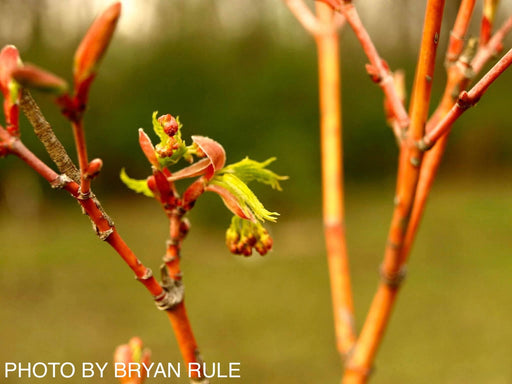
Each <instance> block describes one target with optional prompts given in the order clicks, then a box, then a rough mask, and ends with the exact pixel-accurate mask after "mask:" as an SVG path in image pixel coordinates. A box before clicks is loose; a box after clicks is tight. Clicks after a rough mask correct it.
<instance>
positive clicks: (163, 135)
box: [152, 111, 170, 144]
mask: <svg viewBox="0 0 512 384" xmlns="http://www.w3.org/2000/svg"><path fill="white" fill-rule="evenodd" d="M156 115H158V111H155V112H153V118H152V121H153V130H154V131H155V133H156V134H157V135H158V137H159V138H160V144H165V143H168V142H169V140H170V137H169V136H167V134H166V133H165V132H164V127H163V126H162V124H160V123H159V122H158V119H157V117H156Z"/></svg>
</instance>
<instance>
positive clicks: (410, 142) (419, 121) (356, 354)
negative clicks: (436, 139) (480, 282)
mask: <svg viewBox="0 0 512 384" xmlns="http://www.w3.org/2000/svg"><path fill="white" fill-rule="evenodd" d="M444 3H445V1H444V0H429V1H428V3H427V10H426V13H425V24H424V27H423V35H422V42H421V49H420V55H419V59H418V66H417V70H416V78H415V82H414V88H413V94H412V102H411V112H410V116H411V125H410V128H409V130H408V132H407V134H408V137H407V138H406V140H405V141H404V143H403V145H402V148H401V150H400V160H399V167H398V168H399V169H398V180H397V193H396V198H395V211H394V213H393V218H392V221H391V226H390V231H389V235H388V242H387V245H386V252H385V255H384V262H383V264H382V267H381V276H382V279H381V282H380V284H379V287H378V289H377V293H376V295H375V297H374V299H373V302H372V304H371V306H370V311H369V313H368V316H367V318H366V321H365V323H364V326H363V329H362V331H361V335H360V337H359V339H358V340H357V343H356V345H355V348H354V350H353V352H352V354H351V356H350V359H349V360H348V362H347V366H346V371H345V375H344V378H343V383H365V382H366V381H367V379H368V375H369V373H370V370H371V367H372V364H373V360H374V358H375V355H376V353H377V349H378V347H379V345H380V343H381V341H382V338H383V336H384V331H385V329H386V326H387V323H388V320H389V318H390V316H391V311H392V308H393V304H394V301H395V298H396V294H397V292H398V287H399V285H400V282H401V280H402V278H403V277H404V270H403V266H402V265H401V264H400V259H399V256H400V250H401V248H402V246H403V242H404V238H405V231H406V229H407V223H408V220H409V217H410V213H411V210H412V206H413V203H414V196H415V193H416V188H417V184H418V178H419V171H420V168H419V167H420V166H421V161H422V155H423V154H422V152H421V151H420V150H419V149H418V147H417V146H416V145H415V143H416V142H417V141H418V140H419V139H421V137H422V136H423V134H424V130H425V123H426V120H427V114H428V108H429V104H430V96H431V87H432V79H433V75H434V66H435V57H436V51H437V45H438V41H439V34H440V29H441V21H442V16H443V9H444ZM347 19H348V17H347Z"/></svg>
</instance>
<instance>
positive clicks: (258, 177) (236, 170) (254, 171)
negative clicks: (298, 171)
mask: <svg viewBox="0 0 512 384" xmlns="http://www.w3.org/2000/svg"><path fill="white" fill-rule="evenodd" d="M275 160H276V158H275V157H271V158H270V159H268V160H266V161H263V162H259V161H254V160H251V159H249V158H248V157H246V158H245V159H243V160H241V161H239V162H238V163H234V164H230V165H228V166H227V167H225V168H223V169H222V170H221V171H220V172H219V173H221V174H223V173H230V174H233V175H235V176H236V177H238V178H239V179H240V180H242V181H243V182H244V183H246V184H247V183H250V182H251V181H253V180H254V181H257V182H259V183H263V184H267V185H270V186H271V187H272V188H273V189H277V190H278V191H281V185H279V182H280V181H283V180H287V179H288V176H280V175H278V174H276V173H275V172H272V171H271V170H270V169H267V166H268V165H269V164H271V163H273V162H274V161H275Z"/></svg>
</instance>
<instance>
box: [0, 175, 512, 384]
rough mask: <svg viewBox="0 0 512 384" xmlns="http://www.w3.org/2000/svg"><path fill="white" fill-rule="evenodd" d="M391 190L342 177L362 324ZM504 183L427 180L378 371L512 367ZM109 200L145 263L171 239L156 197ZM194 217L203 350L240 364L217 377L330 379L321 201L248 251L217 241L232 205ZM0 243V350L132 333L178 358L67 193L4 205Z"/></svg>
mask: <svg viewBox="0 0 512 384" xmlns="http://www.w3.org/2000/svg"><path fill="white" fill-rule="evenodd" d="M392 195H393V185H392V183H386V182H383V183H382V185H381V186H379V188H376V187H375V186H373V187H371V186H366V185H364V184H362V185H355V184H352V185H350V186H349V188H348V197H347V199H348V201H347V216H348V217H347V228H348V229H347V230H348V236H349V248H350V252H351V266H352V270H353V284H354V292H355V301H356V306H357V320H358V326H359V327H360V325H361V321H362V319H363V315H364V313H365V312H366V309H367V306H368V303H369V301H370V300H371V295H372V294H373V291H374V288H375V287H376V283H377V276H378V275H377V267H378V264H379V262H380V259H381V255H382V249H383V244H384V242H385V235H386V232H387V225H388V221H389V217H390V214H391V208H392V207H391V204H390V202H391V200H392ZM511 195H512V183H511V182H508V181H503V180H499V178H487V179H482V178H481V176H478V177H474V178H471V177H467V178H465V179H460V180H455V181H454V180H450V179H442V180H441V183H440V184H439V185H438V186H437V187H436V188H435V191H434V194H433V196H432V199H431V201H430V203H429V207H428V210H427V214H426V217H425V221H424V223H423V225H422V228H421V232H420V234H419V237H418V242H417V244H416V246H415V248H414V254H413V257H412V260H411V262H410V264H409V277H408V280H407V281H406V284H405V288H404V290H403V292H402V293H401V295H400V296H401V297H400V300H399V304H398V307H397V311H396V312H395V314H394V315H393V318H392V322H391V326H390V328H389V330H388V332H387V335H386V337H385V341H384V344H383V346H382V348H381V351H380V353H379V356H378V359H377V369H376V375H375V377H374V381H373V382H374V383H381V384H384V383H397V382H398V383H420V384H421V383H433V382H440V383H455V384H457V383H476V382H485V383H496V384H498V383H509V382H511V381H512V361H511V360H512V358H511V355H510V341H511V340H512V327H510V318H511V316H512V309H511V307H510V303H511V302H512V290H511V289H510V288H511V287H510V275H511V274H512V259H511V258H510V232H511V230H512V222H511V221H510V217H512V204H511V198H510V196H511ZM216 203H218V202H216ZM201 204H203V207H202V209H205V208H206V209H207V208H208V204H209V202H208V201H206V202H204V203H203V202H200V203H199V205H201ZM104 205H105V206H106V208H107V210H108V211H109V212H110V213H111V214H112V216H113V217H114V218H115V220H116V222H117V224H118V229H119V230H120V232H121V234H123V235H124V236H125V237H126V238H127V239H128V242H129V243H130V244H131V246H132V247H133V249H134V250H135V252H136V253H137V254H138V255H139V256H140V257H141V259H142V260H143V261H144V262H145V263H146V264H148V265H149V266H151V267H152V268H153V270H154V271H156V270H157V267H158V265H159V259H160V256H161V255H162V254H163V252H164V240H165V239H166V222H165V219H164V218H163V215H162V214H161V212H160V211H159V208H158V207H157V206H156V204H153V202H152V201H149V200H148V201H146V200H145V199H143V198H138V199H137V198H134V200H121V201H114V200H112V199H110V200H109V201H106V202H105V204H104ZM192 221H193V230H192V231H191V233H190V235H189V238H188V241H187V242H186V245H185V246H184V249H183V254H184V258H183V270H184V273H185V283H186V287H187V306H188V309H189V312H190V317H191V320H192V324H193V326H194V328H195V330H196V333H197V338H198V341H199V345H200V348H201V352H202V353H203V356H204V357H205V359H206V361H209V362H211V361H220V362H229V361H238V362H241V375H242V378H241V379H220V380H219V379H216V380H214V381H213V382H223V381H224V382H228V381H229V382H232V383H244V384H251V383H255V384H256V383H258V384H260V383H266V384H272V383H281V382H283V381H287V382H289V381H292V382H294V383H299V384H301V383H304V384H305V383H311V382H325V383H328V382H330V383H333V382H338V380H339V376H340V366H339V362H338V358H337V354H336V351H335V347H334V342H333V330H332V328H333V327H332V320H331V309H330V297H329V287H328V280H327V269H326V262H325V256H324V245H323V237H322V228H321V220H320V217H318V216H315V215H309V214H308V215H302V214H301V212H300V211H296V212H295V214H288V215H285V216H283V218H282V219H281V222H280V223H278V224H277V225H273V226H272V232H273V235H274V239H275V250H274V251H273V252H272V253H271V254H270V255H268V256H267V257H265V258H260V257H259V256H254V257H252V258H249V259H243V258H240V257H235V256H231V255H230V254H229V253H228V252H227V250H226V248H225V247H224V246H223V244H222V243H223V231H224V228H223V227H222V225H221V224H219V222H222V221H224V222H226V223H227V221H228V219H227V216H226V218H225V220H224V218H223V219H222V220H220V219H219V220H217V223H216V224H211V225H208V226H205V225H201V224H200V222H199V221H200V220H199V218H198V217H197V216H192ZM0 244H2V251H1V252H0V254H1V255H0V289H1V291H2V305H1V306H0V318H1V319H2V327H1V329H0V340H2V345H3V348H2V349H0V361H2V362H4V361H14V362H18V361H19V362H29V361H32V362H37V361H59V362H65V361H71V362H74V363H75V364H80V363H81V362H82V361H97V362H104V361H111V356H112V353H113V350H114V348H115V346H116V345H118V344H121V343H124V342H126V341H127V340H128V339H129V338H130V337H131V336H134V335H138V336H140V337H142V338H143V340H144V341H145V343H146V344H147V345H148V346H149V347H150V348H151V349H152V351H153V360H154V361H157V362H167V361H169V362H173V363H175V362H178V361H180V357H179V354H178V351H177V347H176V344H175V342H174V337H173V335H172V332H171V330H170V327H169V324H168V322H167V319H166V317H165V316H164V315H163V314H161V313H159V312H158V311H156V310H155V308H154V305H153V303H152V302H151V300H150V298H149V297H148V295H147V293H146V292H145V291H144V289H143V288H142V286H140V284H138V283H137V282H135V281H134V280H133V278H132V273H131V272H130V271H129V270H128V269H127V268H126V267H125V266H123V263H122V262H121V260H120V258H119V257H118V256H117V255H115V254H114V252H113V251H112V250H111V249H110V248H109V247H108V246H106V245H105V244H102V243H101V242H99V241H97V239H96V238H95V236H94V235H93V233H92V231H91V229H90V224H89V223H88V220H87V219H86V218H85V217H82V216H81V215H80V214H79V212H78V209H77V207H75V206H74V204H68V205H56V204H55V203H54V202H49V203H48V205H47V206H45V207H44V208H43V209H41V211H40V214H39V215H38V216H35V217H34V216H23V215H18V214H15V213H13V212H9V210H8V209H6V207H5V205H4V206H2V207H1V210H0ZM75 379H76V380H75ZM75 379H74V380H72V382H81V380H79V379H78V378H75ZM3 382H5V383H29V382H32V381H31V380H28V379H22V380H20V379H16V380H11V379H7V380H5V381H3ZM52 382H55V383H60V382H64V380H62V381H59V380H57V379H56V380H52ZM103 382H109V383H114V379H113V378H110V379H105V380H103ZM152 382H153V383H157V382H162V380H161V379H157V380H151V381H148V383H152ZM172 382H177V383H185V382H187V380H186V379H185V378H181V379H176V380H172Z"/></svg>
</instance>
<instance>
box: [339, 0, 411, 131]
mask: <svg viewBox="0 0 512 384" xmlns="http://www.w3.org/2000/svg"><path fill="white" fill-rule="evenodd" d="M341 11H342V12H343V15H344V16H345V18H346V19H347V21H348V23H349V24H350V26H351V27H352V29H353V31H354V33H355V34H356V37H357V39H358V40H359V42H360V43H361V46H362V48H363V50H364V52H365V53H366V56H367V57H368V60H370V63H371V65H372V69H373V70H374V72H375V73H376V74H377V76H378V84H379V86H380V87H381V88H382V90H383V91H384V94H385V96H386V98H387V99H388V100H389V104H390V106H391V109H392V110H393V112H394V114H395V116H396V119H397V121H398V123H399V124H400V127H401V128H402V129H405V128H406V127H407V126H408V125H409V116H408V115H407V112H406V110H405V108H404V105H403V103H402V100H401V98H400V95H399V94H398V92H397V91H396V89H395V85H394V82H393V76H392V75H391V72H390V71H389V68H388V67H387V65H386V64H385V61H384V60H383V59H382V58H381V57H380V56H379V53H378V52H377V49H376V48H375V45H374V44H373V42H372V40H371V38H370V35H369V34H368V32H367V31H366V28H365V27H364V25H363V23H362V22H361V19H360V18H359V14H358V13H357V10H356V8H355V7H354V5H353V4H352V3H351V2H349V1H345V2H344V6H343V7H342V8H341Z"/></svg>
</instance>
